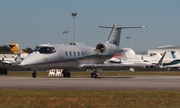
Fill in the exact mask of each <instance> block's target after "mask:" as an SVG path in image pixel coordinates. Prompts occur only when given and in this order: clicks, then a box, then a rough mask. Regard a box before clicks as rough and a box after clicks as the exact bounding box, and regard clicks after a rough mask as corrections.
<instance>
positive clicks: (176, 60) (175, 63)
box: [158, 51, 180, 68]
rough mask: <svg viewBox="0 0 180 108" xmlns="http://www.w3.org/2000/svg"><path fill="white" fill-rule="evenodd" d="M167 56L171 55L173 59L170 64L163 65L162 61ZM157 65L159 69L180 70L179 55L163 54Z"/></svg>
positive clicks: (170, 52)
mask: <svg viewBox="0 0 180 108" xmlns="http://www.w3.org/2000/svg"><path fill="white" fill-rule="evenodd" d="M168 54H171V55H172V57H173V59H171V61H170V62H166V63H164V62H163V61H164V59H166V58H167V57H168V56H167V55H168ZM158 65H159V67H160V68H173V67H178V68H180V54H179V53H178V52H177V51H168V52H164V54H163V56H162V58H161V59H160V60H159V62H158Z"/></svg>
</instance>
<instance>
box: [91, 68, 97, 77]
mask: <svg viewBox="0 0 180 108" xmlns="http://www.w3.org/2000/svg"><path fill="white" fill-rule="evenodd" d="M98 76H99V71H98V70H97V69H94V70H93V72H92V73H91V78H98Z"/></svg>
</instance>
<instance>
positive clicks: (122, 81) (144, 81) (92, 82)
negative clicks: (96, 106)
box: [0, 76, 180, 91]
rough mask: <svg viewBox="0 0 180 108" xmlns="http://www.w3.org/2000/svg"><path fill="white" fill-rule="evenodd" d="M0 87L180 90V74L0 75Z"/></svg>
mask: <svg viewBox="0 0 180 108" xmlns="http://www.w3.org/2000/svg"><path fill="white" fill-rule="evenodd" d="M0 89H31V90H178V91H179V90H180V76H118V77H117V76H113V77H100V79H94V78H49V77H37V78H31V77H14V76H0Z"/></svg>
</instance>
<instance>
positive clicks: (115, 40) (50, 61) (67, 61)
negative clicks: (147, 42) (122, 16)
mask: <svg viewBox="0 0 180 108" xmlns="http://www.w3.org/2000/svg"><path fill="white" fill-rule="evenodd" d="M99 27H101V28H111V29H112V30H111V33H110V35H109V38H108V40H107V41H106V42H103V43H98V44H97V45H96V46H95V47H92V46H87V45H85V44H82V43H76V42H73V43H72V44H70V45H51V44H41V45H38V46H37V47H36V48H35V51H34V52H33V53H31V54H29V55H28V56H27V57H26V58H25V59H24V60H23V61H22V62H21V66H22V67H25V68H31V69H32V70H34V72H33V73H32V76H33V78H35V77H36V71H37V70H38V69H41V68H43V69H45V68H46V69H59V68H60V69H63V76H64V77H70V76H71V74H70V72H69V71H68V69H72V68H76V69H80V68H86V69H93V70H94V72H92V73H91V77H94V78H97V77H98V75H99V73H98V68H99V67H102V66H105V65H102V64H100V63H102V62H103V61H105V60H107V59H110V58H111V57H112V56H113V55H114V54H116V53H117V50H118V49H119V44H120V33H121V29H125V28H145V27H146V26H140V27H139V26H135V27H134V26H119V25H118V24H114V26H113V27H112V26H111V27H110V26H99ZM106 66H112V65H106Z"/></svg>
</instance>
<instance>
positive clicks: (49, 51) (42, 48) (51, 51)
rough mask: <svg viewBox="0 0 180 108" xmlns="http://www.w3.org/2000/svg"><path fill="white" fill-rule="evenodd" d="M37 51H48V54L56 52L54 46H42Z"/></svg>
mask: <svg viewBox="0 0 180 108" xmlns="http://www.w3.org/2000/svg"><path fill="white" fill-rule="evenodd" d="M37 51H38V52H40V53H46V54H49V53H54V52H56V50H55V48H54V47H40V48H39V49H37Z"/></svg>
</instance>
